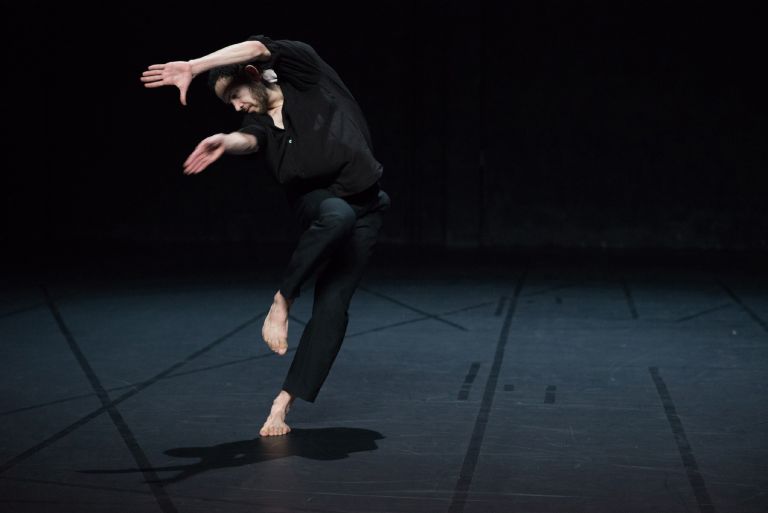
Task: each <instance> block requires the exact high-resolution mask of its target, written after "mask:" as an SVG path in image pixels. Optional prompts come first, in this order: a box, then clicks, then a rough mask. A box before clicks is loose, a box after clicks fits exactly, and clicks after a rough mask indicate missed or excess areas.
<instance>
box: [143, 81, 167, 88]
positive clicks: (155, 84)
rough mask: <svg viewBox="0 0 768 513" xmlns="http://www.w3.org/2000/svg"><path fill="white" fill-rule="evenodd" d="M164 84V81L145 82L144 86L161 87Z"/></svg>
mask: <svg viewBox="0 0 768 513" xmlns="http://www.w3.org/2000/svg"><path fill="white" fill-rule="evenodd" d="M164 85H165V83H164V82H145V83H144V87H150V88H151V87H163V86H164Z"/></svg>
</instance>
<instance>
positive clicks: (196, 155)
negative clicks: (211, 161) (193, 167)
mask: <svg viewBox="0 0 768 513" xmlns="http://www.w3.org/2000/svg"><path fill="white" fill-rule="evenodd" d="M204 153H205V147H204V146H202V144H199V145H198V146H197V148H195V149H194V150H193V151H192V153H190V154H189V157H187V160H186V161H185V162H184V165H187V164H191V163H192V162H194V161H195V160H198V159H199V158H200V157H201V156H202V155H203V154H204Z"/></svg>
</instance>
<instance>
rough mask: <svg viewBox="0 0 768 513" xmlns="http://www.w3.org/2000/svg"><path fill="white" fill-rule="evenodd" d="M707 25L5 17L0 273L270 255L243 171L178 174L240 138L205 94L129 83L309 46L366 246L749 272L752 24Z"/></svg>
mask: <svg viewBox="0 0 768 513" xmlns="http://www.w3.org/2000/svg"><path fill="white" fill-rule="evenodd" d="M721 6H722V7H720V8H714V7H711V8H702V7H701V6H695V7H681V6H680V7H674V8H670V6H669V5H666V6H663V7H662V6H656V7H654V6H651V4H648V3H641V2H633V3H631V2H613V3H611V4H610V5H600V4H597V3H583V2H559V3H555V2H529V3H525V4H523V3H510V4H508V5H506V6H505V5H496V4H495V3H492V2H429V3H427V2H421V3H407V2H401V3H398V2H387V3H386V4H375V5H370V4H365V3H362V2H360V3H352V4H349V5H345V4H340V3H318V2H313V3H307V4H306V5H305V4H303V3H288V2H280V3H265V4H262V5H259V4H258V2H249V3H243V2H240V3H229V2H227V3H224V2H222V3H217V4H215V5H214V4H212V5H211V6H210V7H209V9H207V10H201V9H199V8H194V7H192V5H191V3H189V4H175V5H167V4H165V5H160V4H158V3H152V4H150V3H142V4H135V5H134V4H122V5H110V6H102V7H97V8H95V7H88V8H86V7H78V6H76V5H75V6H73V5H67V6H58V7H50V6H48V5H46V4H44V3H42V2H37V3H35V2H28V3H25V4H24V5H16V6H13V7H8V6H5V7H4V10H5V13H4V19H3V25H4V32H5V34H6V45H5V59H4V62H5V65H6V66H5V68H6V73H5V74H4V75H5V80H4V81H3V111H4V112H3V119H4V120H5V122H6V123H5V124H6V135H5V136H4V148H5V149H4V152H3V155H4V163H3V205H4V216H3V225H2V240H3V242H4V245H5V247H6V249H5V254H6V255H8V254H16V255H22V256H23V255H26V254H28V253H39V252H40V251H45V252H46V253H47V254H49V255H50V254H55V253H56V252H57V251H60V250H62V251H63V249H62V248H65V247H71V246H72V245H77V246H78V247H86V248H102V247H107V246H110V245H129V246H131V245H132V246H135V247H140V246H141V245H145V244H161V245H162V244H166V245H167V244H171V245H172V244H176V243H180V244H186V243H195V244H198V243H199V244H203V245H205V244H210V245H217V244H229V243H249V244H250V243H254V244H267V245H269V244H283V243H286V242H288V241H290V240H291V239H292V238H293V237H294V236H295V233H294V231H293V226H292V224H291V221H290V219H289V217H288V211H287V207H286V205H285V202H284V199H283V197H282V195H281V192H280V190H279V189H278V188H277V187H276V185H275V184H273V183H272V181H271V180H270V179H269V178H268V176H267V174H266V171H265V170H264V169H262V167H261V164H260V162H259V160H258V158H256V157H255V156H248V157H234V156H227V157H225V158H224V159H223V160H222V161H220V162H219V163H217V164H215V165H214V166H213V167H212V168H211V169H209V170H207V171H206V172H204V173H202V174H200V175H197V176H192V177H188V176H184V175H183V174H182V172H181V164H182V162H183V161H184V159H185V157H186V155H187V154H188V153H189V152H190V151H191V150H192V149H193V148H194V146H195V145H196V143H197V142H198V141H199V139H201V138H203V137H205V136H207V135H209V134H211V133H215V132H219V131H229V130H233V129H236V127H237V126H238V119H239V118H238V116H237V114H236V113H234V112H233V111H231V109H227V107H226V106H224V105H223V104H220V103H219V102H218V100H216V99H215V98H214V97H213V96H212V95H211V94H210V93H209V92H208V91H207V89H206V85H205V80H204V79H203V77H201V78H198V79H197V81H196V82H195V83H193V85H192V88H191V90H190V93H189V106H188V107H182V106H181V105H180V104H179V102H178V99H177V98H178V94H177V92H176V90H174V89H170V88H163V89H156V90H146V89H144V88H143V87H142V85H141V83H140V82H139V76H140V74H141V72H142V71H143V69H144V68H145V67H146V66H147V65H149V64H153V63H160V62H165V61H168V60H178V59H191V58H195V57H199V56H202V55H204V54H206V53H208V52H211V51H213V50H215V49H218V48H220V47H222V46H225V45H227V44H231V43H235V42H238V41H240V40H242V39H244V38H245V37H247V36H248V35H250V34H256V33H263V34H267V35H269V36H271V37H273V38H276V39H277V38H287V39H299V40H303V41H306V42H308V43H310V44H312V45H313V46H314V47H315V48H316V49H317V50H318V52H319V53H320V54H321V55H322V56H323V57H324V58H325V59H326V60H327V61H328V62H329V63H331V65H333V66H334V67H335V68H336V69H337V70H338V71H339V73H340V74H341V76H342V77H343V78H344V79H345V81H346V82H347V85H348V86H349V87H350V89H351V90H352V92H353V93H354V94H355V95H356V96H357V98H358V100H359V102H360V103H361V104H362V106H363V109H364V111H365V112H366V114H367V117H368V120H369V123H370V125H371V129H372V132H373V136H374V143H375V145H376V153H377V155H378V157H379V159H380V160H381V161H382V162H383V164H384V166H385V175H384V178H383V181H382V183H383V185H384V188H385V189H386V190H387V191H388V192H389V194H390V196H391V197H392V200H393V209H392V210H391V212H390V215H389V219H388V224H387V226H386V228H385V230H384V233H383V235H382V242H383V243H384V244H391V245H406V246H411V245H413V246H420V247H437V248H454V247H462V248H465V247H466V248H497V247H500V248H545V247H546V248H563V249H568V248H618V249H621V248H630V249H631V248H650V249H653V248H656V249H665V248H666V249H670V248H672V249H673V248H678V249H679V248H687V249H703V248H706V249H719V250H742V249H746V250H764V249H766V248H768V235H767V233H768V232H767V229H768V212H767V210H766V207H765V200H766V197H767V196H768V195H767V194H766V193H768V177H767V176H766V164H768V155H767V152H766V144H765V143H766V134H767V130H766V112H767V111H766V108H765V107H766V105H765V99H764V94H765V91H766V89H765V86H766V83H765V80H763V78H762V75H763V68H764V67H765V58H764V55H763V53H762V52H763V49H762V46H763V45H762V43H764V41H763V39H764V38H763V36H762V35H761V33H762V32H764V26H765V17H764V16H763V15H762V12H759V11H757V10H755V9H754V8H751V7H745V6H741V7H739V6H731V5H728V6H727V7H726V4H721Z"/></svg>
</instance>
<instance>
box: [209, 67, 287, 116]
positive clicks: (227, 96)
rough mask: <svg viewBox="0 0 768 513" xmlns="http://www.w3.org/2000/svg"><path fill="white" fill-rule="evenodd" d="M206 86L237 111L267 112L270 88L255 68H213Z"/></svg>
mask: <svg viewBox="0 0 768 513" xmlns="http://www.w3.org/2000/svg"><path fill="white" fill-rule="evenodd" d="M208 85H209V86H210V87H211V89H213V91H214V92H215V93H216V96H217V97H218V98H219V99H220V100H221V101H223V102H224V103H227V104H230V105H232V106H233V107H234V108H235V110H237V111H242V112H250V113H265V112H267V107H268V105H269V89H270V88H271V87H272V86H271V85H270V84H269V83H268V82H267V81H266V80H265V79H264V75H263V74H262V72H261V70H259V69H258V68H257V67H256V66H253V65H251V64H247V65H242V64H233V65H231V66H222V67H219V68H214V69H212V70H210V71H209V72H208Z"/></svg>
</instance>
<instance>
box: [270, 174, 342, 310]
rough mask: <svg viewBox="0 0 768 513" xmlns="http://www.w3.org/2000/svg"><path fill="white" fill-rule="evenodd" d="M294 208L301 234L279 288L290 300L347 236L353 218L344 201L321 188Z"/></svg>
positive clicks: (299, 201)
mask: <svg viewBox="0 0 768 513" xmlns="http://www.w3.org/2000/svg"><path fill="white" fill-rule="evenodd" d="M293 206H294V212H295V215H296V216H297V218H298V221H299V224H300V226H301V228H302V230H303V232H302V234H301V236H300V237H299V241H298V243H297V245H296V249H294V251H293V254H292V255H291V259H290V261H289V262H288V266H287V268H286V271H285V274H284V278H283V282H282V284H281V285H280V292H281V293H282V295H283V297H285V298H286V299H289V300H292V299H295V298H296V297H298V296H299V294H300V292H301V286H302V284H303V283H304V282H305V281H306V280H307V279H308V278H309V277H310V276H312V274H313V273H314V272H315V271H317V269H318V268H319V267H320V266H321V265H322V263H323V262H324V260H325V259H326V258H327V257H328V255H329V254H330V253H332V252H333V251H335V250H336V249H338V248H339V246H340V245H341V244H343V243H344V241H345V240H346V239H347V238H348V237H349V235H350V233H351V232H352V228H353V226H354V223H355V219H356V215H355V211H354V210H353V208H352V207H351V206H350V205H349V204H348V203H347V202H346V201H344V200H343V199H341V198H338V197H336V196H334V195H333V194H331V193H330V192H328V191H327V190H324V189H318V190H315V191H312V192H309V193H307V194H304V195H303V196H301V197H300V198H298V199H297V200H296V201H295V203H294V205H293Z"/></svg>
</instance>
